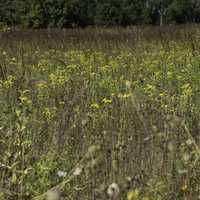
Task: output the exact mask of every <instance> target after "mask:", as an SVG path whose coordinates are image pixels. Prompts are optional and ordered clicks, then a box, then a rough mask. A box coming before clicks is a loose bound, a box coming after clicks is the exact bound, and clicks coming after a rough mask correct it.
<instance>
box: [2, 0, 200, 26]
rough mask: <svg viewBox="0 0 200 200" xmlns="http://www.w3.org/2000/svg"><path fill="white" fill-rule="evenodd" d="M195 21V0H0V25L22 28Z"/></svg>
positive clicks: (198, 4) (199, 18)
mask: <svg viewBox="0 0 200 200" xmlns="http://www.w3.org/2000/svg"><path fill="white" fill-rule="evenodd" d="M190 22H192V23H199V22H200V1H199V0H42V1H41V0H6V1H5V0H0V25H7V26H12V27H13V26H14V27H15V26H17V27H24V28H47V27H86V26H129V25H136V24H153V25H162V24H171V23H190Z"/></svg>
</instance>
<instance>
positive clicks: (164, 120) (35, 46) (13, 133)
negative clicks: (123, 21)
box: [0, 25, 200, 200]
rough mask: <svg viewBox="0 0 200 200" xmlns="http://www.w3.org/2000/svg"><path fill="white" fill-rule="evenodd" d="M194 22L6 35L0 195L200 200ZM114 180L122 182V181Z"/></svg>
mask: <svg viewBox="0 0 200 200" xmlns="http://www.w3.org/2000/svg"><path fill="white" fill-rule="evenodd" d="M199 37H200V32H199V27H198V26H195V25H193V26H189V25H188V26H177V27H162V28H160V27H159V28H155V27H130V28H128V29H122V28H113V29H98V28H97V29H91V28H90V29H86V30H38V31H33V30H32V31H24V32H21V31H15V32H6V33H1V35H0V41H1V42H0V112H1V114H0V133H1V134H0V199H13V200H17V199H20V200H21V199H23V200H25V199H44V198H45V197H46V195H47V194H48V192H47V191H48V190H51V189H52V190H55V189H56V190H59V195H61V196H62V198H63V199H72V200H74V199H81V200H82V199H86V200H91V199H95V200H97V199H108V198H109V196H108V194H107V192H106V191H107V189H108V188H109V185H110V184H111V185H112V183H114V184H113V185H116V184H117V185H118V187H119V191H120V192H119V197H118V198H119V199H127V194H129V195H128V200H135V199H138V200H139V199H143V200H144V199H146V200H148V199H149V200H151V199H152V200H153V199H156V200H159V199H162V200H164V199H166V200H168V199H169V200H171V199H185V200H186V199H187V200H190V199H191V200H194V199H198V198H199V195H200V193H199V192H200V191H199V181H200V180H199V177H200V176H199V175H200V166H199V164H200V161H199V158H200V150H199V139H200V138H199V134H198V133H199V131H200V123H199V119H200V105H199V104H200V99H199V98H200V90H199V86H200V79H199V77H200V67H199V66H200V55H199V50H200V43H199ZM115 183H116V184H115Z"/></svg>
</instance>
